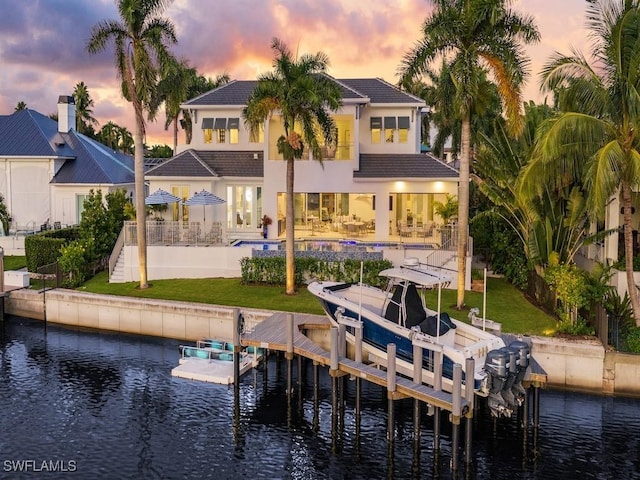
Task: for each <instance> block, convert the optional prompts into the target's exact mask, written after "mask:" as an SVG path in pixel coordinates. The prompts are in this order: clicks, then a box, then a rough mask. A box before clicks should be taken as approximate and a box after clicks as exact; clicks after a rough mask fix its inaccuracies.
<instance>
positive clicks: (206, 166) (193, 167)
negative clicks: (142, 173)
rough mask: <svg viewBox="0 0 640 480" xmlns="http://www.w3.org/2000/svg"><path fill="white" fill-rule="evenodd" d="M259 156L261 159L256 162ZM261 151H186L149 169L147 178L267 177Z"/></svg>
mask: <svg viewBox="0 0 640 480" xmlns="http://www.w3.org/2000/svg"><path fill="white" fill-rule="evenodd" d="M254 155H257V156H258V158H257V159H256V158H254ZM263 159H264V154H263V152H262V151H258V150H256V151H244V150H243V151H206V150H186V151H184V152H182V153H179V154H178V155H176V156H175V157H173V158H172V159H170V160H168V161H166V162H164V163H162V164H161V165H158V166H157V167H153V168H151V169H149V170H148V171H147V173H146V176H148V177H253V178H263V177H264V162H263Z"/></svg>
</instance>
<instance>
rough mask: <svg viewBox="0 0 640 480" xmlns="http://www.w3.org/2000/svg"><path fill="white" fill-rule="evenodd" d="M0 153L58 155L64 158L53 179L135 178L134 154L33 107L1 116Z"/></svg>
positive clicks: (120, 180) (102, 180)
mask: <svg viewBox="0 0 640 480" xmlns="http://www.w3.org/2000/svg"><path fill="white" fill-rule="evenodd" d="M0 156H10V157H30V158H39V157H40V158H45V159H50V158H60V159H64V160H65V162H64V164H63V165H62V167H61V168H60V169H59V170H58V172H57V173H56V175H55V176H54V178H53V179H52V180H51V182H52V183H57V184H64V183H67V184H71V183H73V184H77V183H85V184H100V183H102V184H126V183H133V182H134V173H133V157H131V156H130V155H124V154H122V153H118V152H115V151H113V150H111V149H110V148H108V147H106V146H104V145H102V144H101V143H99V142H97V141H95V140H92V139H91V138H89V137H86V136H84V135H81V134H79V133H77V132H76V131H75V130H71V131H69V132H68V133H60V132H58V123H57V122H56V121H55V120H52V119H50V118H49V117H45V116H44V115H42V114H41V113H38V112H36V111H35V110H29V109H25V110H20V111H18V112H14V113H13V114H11V115H2V116H0Z"/></svg>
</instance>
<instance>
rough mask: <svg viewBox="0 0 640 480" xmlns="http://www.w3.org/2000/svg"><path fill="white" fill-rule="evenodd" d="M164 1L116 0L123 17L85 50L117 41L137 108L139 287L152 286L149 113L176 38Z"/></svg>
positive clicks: (98, 29) (126, 87)
mask: <svg viewBox="0 0 640 480" xmlns="http://www.w3.org/2000/svg"><path fill="white" fill-rule="evenodd" d="M166 3H167V2H165V1H162V0H118V1H117V7H118V13H119V15H120V21H117V20H105V21H102V22H100V23H98V24H97V25H95V26H94V27H93V29H92V31H91V38H90V40H89V43H88V44H87V50H88V51H89V52H90V53H94V54H95V53H98V52H101V51H103V50H105V49H106V47H107V44H108V43H110V42H112V43H113V45H114V53H115V58H116V72H117V75H118V77H119V78H120V79H121V81H122V82H121V88H122V96H123V97H124V98H125V99H126V100H127V101H129V102H131V104H132V105H133V109H134V112H135V119H136V123H135V125H136V128H135V133H134V136H133V138H134V155H135V156H134V159H135V162H134V165H135V167H134V172H135V187H136V202H135V203H136V212H137V217H136V222H137V228H136V230H137V236H138V238H137V242H138V261H139V271H140V288H147V287H148V283H147V239H146V228H145V223H146V218H145V208H144V207H145V206H144V198H145V188H144V146H143V138H144V134H145V113H146V114H147V116H148V118H149V119H153V118H154V116H155V114H156V111H157V104H156V102H155V99H156V97H157V85H158V81H159V78H160V75H161V73H162V72H164V71H166V69H167V68H168V65H169V64H170V62H171V61H172V59H173V56H172V55H171V53H170V52H169V50H168V46H169V44H173V43H176V42H177V38H176V33H175V28H174V26H173V24H172V23H171V22H170V21H168V20H167V19H165V18H162V17H160V16H159V15H160V14H161V13H162V11H163V10H164V8H165V6H166Z"/></svg>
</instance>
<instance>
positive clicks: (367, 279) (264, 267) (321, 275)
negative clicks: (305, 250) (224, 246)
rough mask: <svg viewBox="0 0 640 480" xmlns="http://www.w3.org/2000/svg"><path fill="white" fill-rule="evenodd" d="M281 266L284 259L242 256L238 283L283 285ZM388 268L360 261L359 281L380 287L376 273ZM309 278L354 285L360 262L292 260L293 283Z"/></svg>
mask: <svg viewBox="0 0 640 480" xmlns="http://www.w3.org/2000/svg"><path fill="white" fill-rule="evenodd" d="M285 265H286V264H285V257H282V256H280V257H263V258H260V257H253V258H249V257H244V258H242V259H241V260H240V268H241V272H242V283H245V284H259V283H264V284H267V285H285V283H286V272H285ZM392 266H393V264H392V263H391V262H390V261H389V260H364V265H363V282H364V283H365V284H368V285H376V286H382V285H383V284H384V283H385V282H384V280H382V279H381V278H380V276H378V273H379V272H380V271H382V270H384V269H387V268H391V267H392ZM313 279H316V280H324V281H341V282H351V283H357V282H359V281H360V260H352V259H346V260H340V261H327V260H321V259H317V258H313V257H296V258H295V278H294V281H295V284H296V285H298V286H300V285H304V284H306V283H309V282H310V281H311V280H313Z"/></svg>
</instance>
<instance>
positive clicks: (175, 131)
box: [173, 115, 178, 155]
mask: <svg viewBox="0 0 640 480" xmlns="http://www.w3.org/2000/svg"><path fill="white" fill-rule="evenodd" d="M176 148H178V116H177V115H176V117H175V118H174V119H173V154H174V155H175V154H176Z"/></svg>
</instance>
